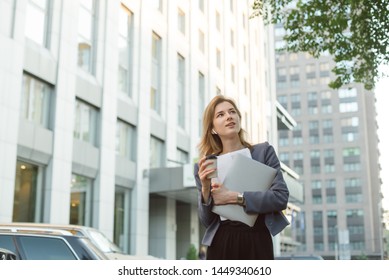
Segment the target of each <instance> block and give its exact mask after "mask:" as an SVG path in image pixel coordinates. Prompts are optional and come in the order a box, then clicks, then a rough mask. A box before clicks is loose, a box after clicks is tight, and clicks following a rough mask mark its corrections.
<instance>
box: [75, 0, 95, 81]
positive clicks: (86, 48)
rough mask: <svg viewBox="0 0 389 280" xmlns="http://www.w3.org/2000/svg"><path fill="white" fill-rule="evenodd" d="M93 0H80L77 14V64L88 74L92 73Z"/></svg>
mask: <svg viewBox="0 0 389 280" xmlns="http://www.w3.org/2000/svg"><path fill="white" fill-rule="evenodd" d="M95 12H96V6H95V1H94V0H81V1H80V7H79V14H78V66H79V67H81V68H82V69H84V70H85V71H86V72H88V73H90V74H94V65H93V58H94V48H95V46H94V43H95V38H94V37H95V16H96V15H95Z"/></svg>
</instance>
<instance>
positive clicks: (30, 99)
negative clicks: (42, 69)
mask: <svg viewBox="0 0 389 280" xmlns="http://www.w3.org/2000/svg"><path fill="white" fill-rule="evenodd" d="M52 91H53V88H52V87H51V86H50V85H49V84H47V83H45V82H43V81H41V80H38V79H36V78H34V77H32V76H30V75H28V74H23V85H22V104H21V115H22V116H23V117H24V118H25V119H26V120H28V121H31V122H33V123H35V124H37V125H40V126H43V127H45V128H49V125H50V124H49V121H50V108H51V106H50V103H51V95H52Z"/></svg>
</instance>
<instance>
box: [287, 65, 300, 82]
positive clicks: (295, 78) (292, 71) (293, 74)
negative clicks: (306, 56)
mask: <svg viewBox="0 0 389 280" xmlns="http://www.w3.org/2000/svg"><path fill="white" fill-rule="evenodd" d="M289 79H290V83H291V85H292V87H298V86H299V85H300V67H299V66H291V67H290V68H289Z"/></svg>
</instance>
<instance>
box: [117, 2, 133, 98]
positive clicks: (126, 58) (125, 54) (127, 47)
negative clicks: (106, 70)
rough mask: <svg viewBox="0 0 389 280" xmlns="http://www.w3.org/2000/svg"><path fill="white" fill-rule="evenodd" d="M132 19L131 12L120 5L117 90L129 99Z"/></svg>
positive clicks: (130, 95)
mask: <svg viewBox="0 0 389 280" xmlns="http://www.w3.org/2000/svg"><path fill="white" fill-rule="evenodd" d="M133 18H134V17H133V14H132V12H131V11H130V10H129V9H127V7H125V6H124V5H121V9H120V11H119V38H118V49H119V66H118V88H119V91H120V92H122V93H123V94H124V95H127V96H129V97H132V65H133V36H134V35H133V33H134V31H133V28H134V23H133Z"/></svg>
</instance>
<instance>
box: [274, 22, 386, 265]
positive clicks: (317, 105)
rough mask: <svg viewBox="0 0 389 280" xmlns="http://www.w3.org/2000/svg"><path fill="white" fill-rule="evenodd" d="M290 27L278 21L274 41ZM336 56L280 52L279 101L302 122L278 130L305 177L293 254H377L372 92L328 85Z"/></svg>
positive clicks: (292, 163)
mask: <svg viewBox="0 0 389 280" xmlns="http://www.w3.org/2000/svg"><path fill="white" fill-rule="evenodd" d="M284 34H285V31H284V30H283V28H282V26H276V27H275V39H276V42H275V47H276V48H279V47H281V46H282V45H283V44H284V42H283V40H282V37H283V35H284ZM333 66H334V62H333V61H332V58H331V56H329V55H325V54H324V55H322V56H321V57H320V58H318V59H316V58H313V57H312V56H310V55H309V54H305V53H286V52H277V54H276V85H277V90H276V91H277V99H278V102H279V103H280V104H281V105H282V107H283V108H285V109H287V110H288V111H289V112H290V114H291V115H292V117H293V118H294V120H295V121H296V122H297V125H296V127H295V128H294V129H293V130H292V131H280V132H279V156H280V159H281V160H282V161H283V162H284V163H285V164H286V165H287V166H289V167H291V168H292V169H293V170H294V171H296V172H297V173H298V174H299V176H300V179H299V180H300V182H301V184H302V185H303V186H304V203H302V204H301V205H299V206H300V208H301V209H300V212H298V213H296V216H295V217H294V220H293V223H292V232H293V236H295V239H296V240H297V241H298V243H297V246H296V248H294V249H293V252H294V253H296V254H304V255H307V254H317V255H321V256H323V257H324V258H327V259H350V258H351V259H358V258H365V257H367V258H371V259H376V258H378V259H379V258H380V256H381V255H382V224H381V215H382V214H381V213H382V206H381V197H382V195H381V192H380V187H381V180H380V176H379V172H380V166H379V162H378V157H379V152H378V136H377V123H376V111H375V96H374V92H371V91H366V90H365V89H364V87H363V85H360V84H350V85H349V86H348V87H346V86H345V87H342V88H340V89H339V90H334V89H330V88H329V87H328V83H329V82H330V81H331V80H332V79H334V74H333V73H332V72H331V69H332V68H333Z"/></svg>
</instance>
